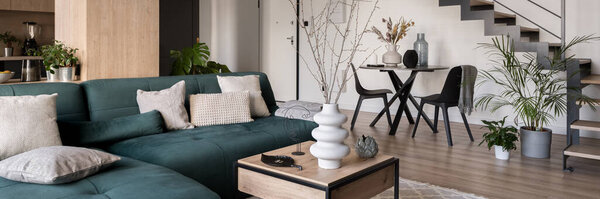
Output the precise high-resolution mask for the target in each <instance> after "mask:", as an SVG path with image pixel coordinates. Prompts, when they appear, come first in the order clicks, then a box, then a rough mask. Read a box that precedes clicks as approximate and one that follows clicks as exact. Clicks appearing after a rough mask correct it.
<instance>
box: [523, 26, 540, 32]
mask: <svg viewBox="0 0 600 199" xmlns="http://www.w3.org/2000/svg"><path fill="white" fill-rule="evenodd" d="M539 31H540V29H539V28H530V27H525V26H521V32H539Z"/></svg>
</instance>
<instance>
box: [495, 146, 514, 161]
mask: <svg viewBox="0 0 600 199" xmlns="http://www.w3.org/2000/svg"><path fill="white" fill-rule="evenodd" d="M494 153H495V154H496V159H499V160H508V158H509V157H510V152H509V151H506V150H504V149H503V148H502V146H498V145H494Z"/></svg>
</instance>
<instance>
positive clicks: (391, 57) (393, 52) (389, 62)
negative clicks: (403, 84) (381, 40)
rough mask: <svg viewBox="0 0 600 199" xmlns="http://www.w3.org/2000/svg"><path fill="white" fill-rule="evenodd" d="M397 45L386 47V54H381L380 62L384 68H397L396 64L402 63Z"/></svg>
mask: <svg viewBox="0 0 600 199" xmlns="http://www.w3.org/2000/svg"><path fill="white" fill-rule="evenodd" d="M398 47H399V46H398V45H393V44H390V45H387V52H386V53H385V54H383V56H381V57H382V59H383V60H382V61H383V63H384V64H385V66H392V67H394V66H398V64H400V63H402V55H400V53H398Z"/></svg>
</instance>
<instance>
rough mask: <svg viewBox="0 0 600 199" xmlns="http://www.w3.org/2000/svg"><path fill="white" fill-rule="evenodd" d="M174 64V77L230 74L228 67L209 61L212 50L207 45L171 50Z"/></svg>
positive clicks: (198, 44) (200, 44)
mask: <svg viewBox="0 0 600 199" xmlns="http://www.w3.org/2000/svg"><path fill="white" fill-rule="evenodd" d="M170 53H171V58H173V59H175V62H173V70H172V71H171V74H172V75H199V74H212V73H230V72H231V71H230V70H229V68H228V67H227V65H223V64H219V63H217V62H214V61H208V58H209V57H210V50H209V49H208V46H207V45H206V43H196V44H194V45H193V46H192V47H190V48H184V49H181V50H171V52H170Z"/></svg>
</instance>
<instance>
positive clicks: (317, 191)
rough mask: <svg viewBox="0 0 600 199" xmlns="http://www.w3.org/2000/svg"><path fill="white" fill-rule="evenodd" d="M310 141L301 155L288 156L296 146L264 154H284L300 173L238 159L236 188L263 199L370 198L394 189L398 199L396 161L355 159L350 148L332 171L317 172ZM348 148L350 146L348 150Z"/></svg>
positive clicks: (251, 159)
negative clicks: (290, 158)
mask: <svg viewBox="0 0 600 199" xmlns="http://www.w3.org/2000/svg"><path fill="white" fill-rule="evenodd" d="M313 143H314V142H312V141H309V142H304V143H302V151H304V152H306V154H305V155H302V156H294V155H291V153H292V152H294V151H295V150H296V145H292V146H288V147H284V148H281V149H277V150H273V151H270V152H266V153H265V155H288V156H291V157H292V158H294V160H295V163H296V164H297V165H301V166H302V167H303V169H302V170H299V169H297V168H288V167H272V166H268V165H266V164H264V163H262V162H261V161H260V157H261V154H258V155H254V156H250V157H247V158H244V159H240V160H238V161H237V163H236V167H235V168H236V170H237V171H236V172H235V173H236V180H237V187H238V189H239V190H240V191H241V192H244V193H247V194H251V195H254V196H256V197H260V198H263V199H269V198H276V199H281V198H294V199H296V198H371V197H373V196H376V195H377V194H379V193H381V192H383V191H385V190H387V189H389V188H390V187H394V198H398V158H395V157H393V156H389V155H384V154H378V155H377V156H376V157H375V158H371V159H362V158H359V157H358V155H357V154H356V152H355V151H354V149H352V150H351V152H350V155H348V156H346V157H345V158H344V159H343V160H342V167H341V168H339V169H335V170H326V169H321V168H319V166H318V165H317V159H316V158H315V157H314V156H312V155H311V154H310V152H309V148H310V146H311V145H312V144H313ZM351 148H352V147H351Z"/></svg>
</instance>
